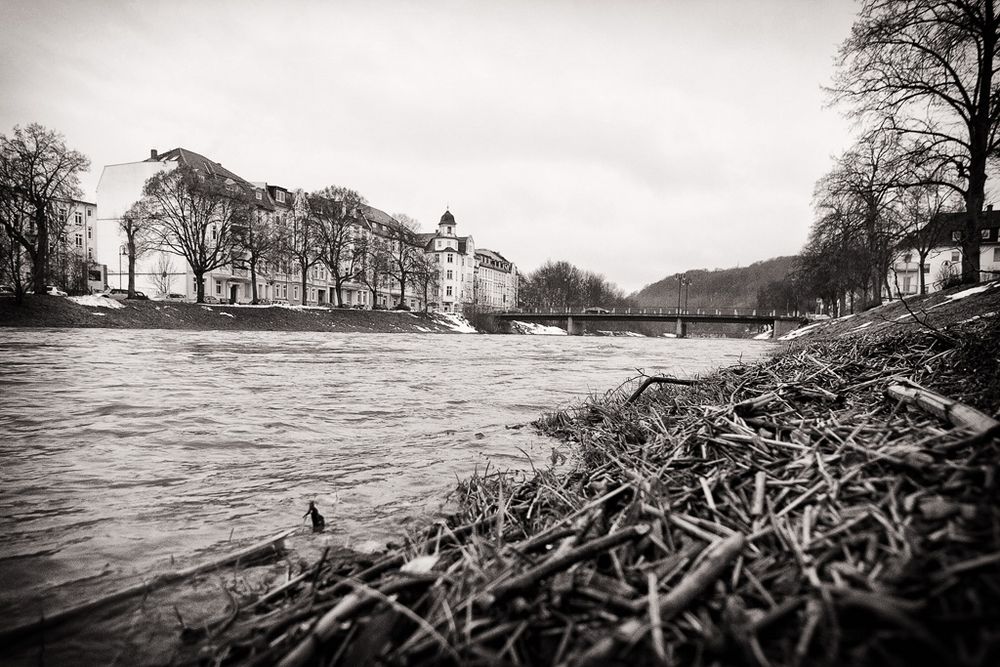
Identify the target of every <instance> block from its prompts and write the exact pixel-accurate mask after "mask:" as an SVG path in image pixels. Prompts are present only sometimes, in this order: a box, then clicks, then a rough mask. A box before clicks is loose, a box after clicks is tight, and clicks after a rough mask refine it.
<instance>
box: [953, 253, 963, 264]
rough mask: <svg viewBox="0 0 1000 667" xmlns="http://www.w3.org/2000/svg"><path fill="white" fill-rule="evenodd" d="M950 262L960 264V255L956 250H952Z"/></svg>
mask: <svg viewBox="0 0 1000 667" xmlns="http://www.w3.org/2000/svg"><path fill="white" fill-rule="evenodd" d="M951 261H952V262H955V263H957V262H961V261H962V253H960V252H959V251H957V250H952V251H951Z"/></svg>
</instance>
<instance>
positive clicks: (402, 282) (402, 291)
mask: <svg viewBox="0 0 1000 667" xmlns="http://www.w3.org/2000/svg"><path fill="white" fill-rule="evenodd" d="M405 300H406V273H404V272H402V271H400V272H399V303H400V305H402V304H403V302H404V301H405Z"/></svg>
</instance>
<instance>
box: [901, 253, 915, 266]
mask: <svg viewBox="0 0 1000 667" xmlns="http://www.w3.org/2000/svg"><path fill="white" fill-rule="evenodd" d="M912 261H913V253H911V252H908V253H906V254H905V255H903V263H904V264H909V263H910V262H912Z"/></svg>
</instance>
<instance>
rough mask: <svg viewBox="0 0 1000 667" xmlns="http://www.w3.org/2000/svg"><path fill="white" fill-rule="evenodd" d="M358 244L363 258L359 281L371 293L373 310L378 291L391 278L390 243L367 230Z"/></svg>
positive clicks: (358, 240) (376, 301)
mask: <svg viewBox="0 0 1000 667" xmlns="http://www.w3.org/2000/svg"><path fill="white" fill-rule="evenodd" d="M356 243H357V248H358V252H359V256H360V257H361V269H360V271H359V272H358V279H359V280H360V281H361V283H362V284H364V285H365V287H367V288H368V291H369V292H371V295H372V308H374V307H375V304H376V303H378V291H379V289H380V288H381V287H382V286H383V284H384V283H385V279H386V278H387V277H388V276H389V250H388V243H387V242H386V239H384V238H382V237H381V236H379V235H378V234H376V233H375V232H373V231H371V230H366V231H365V233H364V234H363V235H362V236H361V237H360V238H359V239H357V241H356Z"/></svg>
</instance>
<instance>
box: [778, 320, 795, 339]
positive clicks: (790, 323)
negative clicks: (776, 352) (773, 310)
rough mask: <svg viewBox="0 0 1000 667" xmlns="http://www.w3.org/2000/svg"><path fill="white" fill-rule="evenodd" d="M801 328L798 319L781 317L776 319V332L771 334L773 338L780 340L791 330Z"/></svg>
mask: <svg viewBox="0 0 1000 667" xmlns="http://www.w3.org/2000/svg"><path fill="white" fill-rule="evenodd" d="M798 328H799V321H798V320H783V319H779V318H775V319H774V333H772V334H771V339H772V340H778V339H779V338H781V337H782V336H784V335H785V334H786V333H788V332H789V331H794V330H795V329H798Z"/></svg>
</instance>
